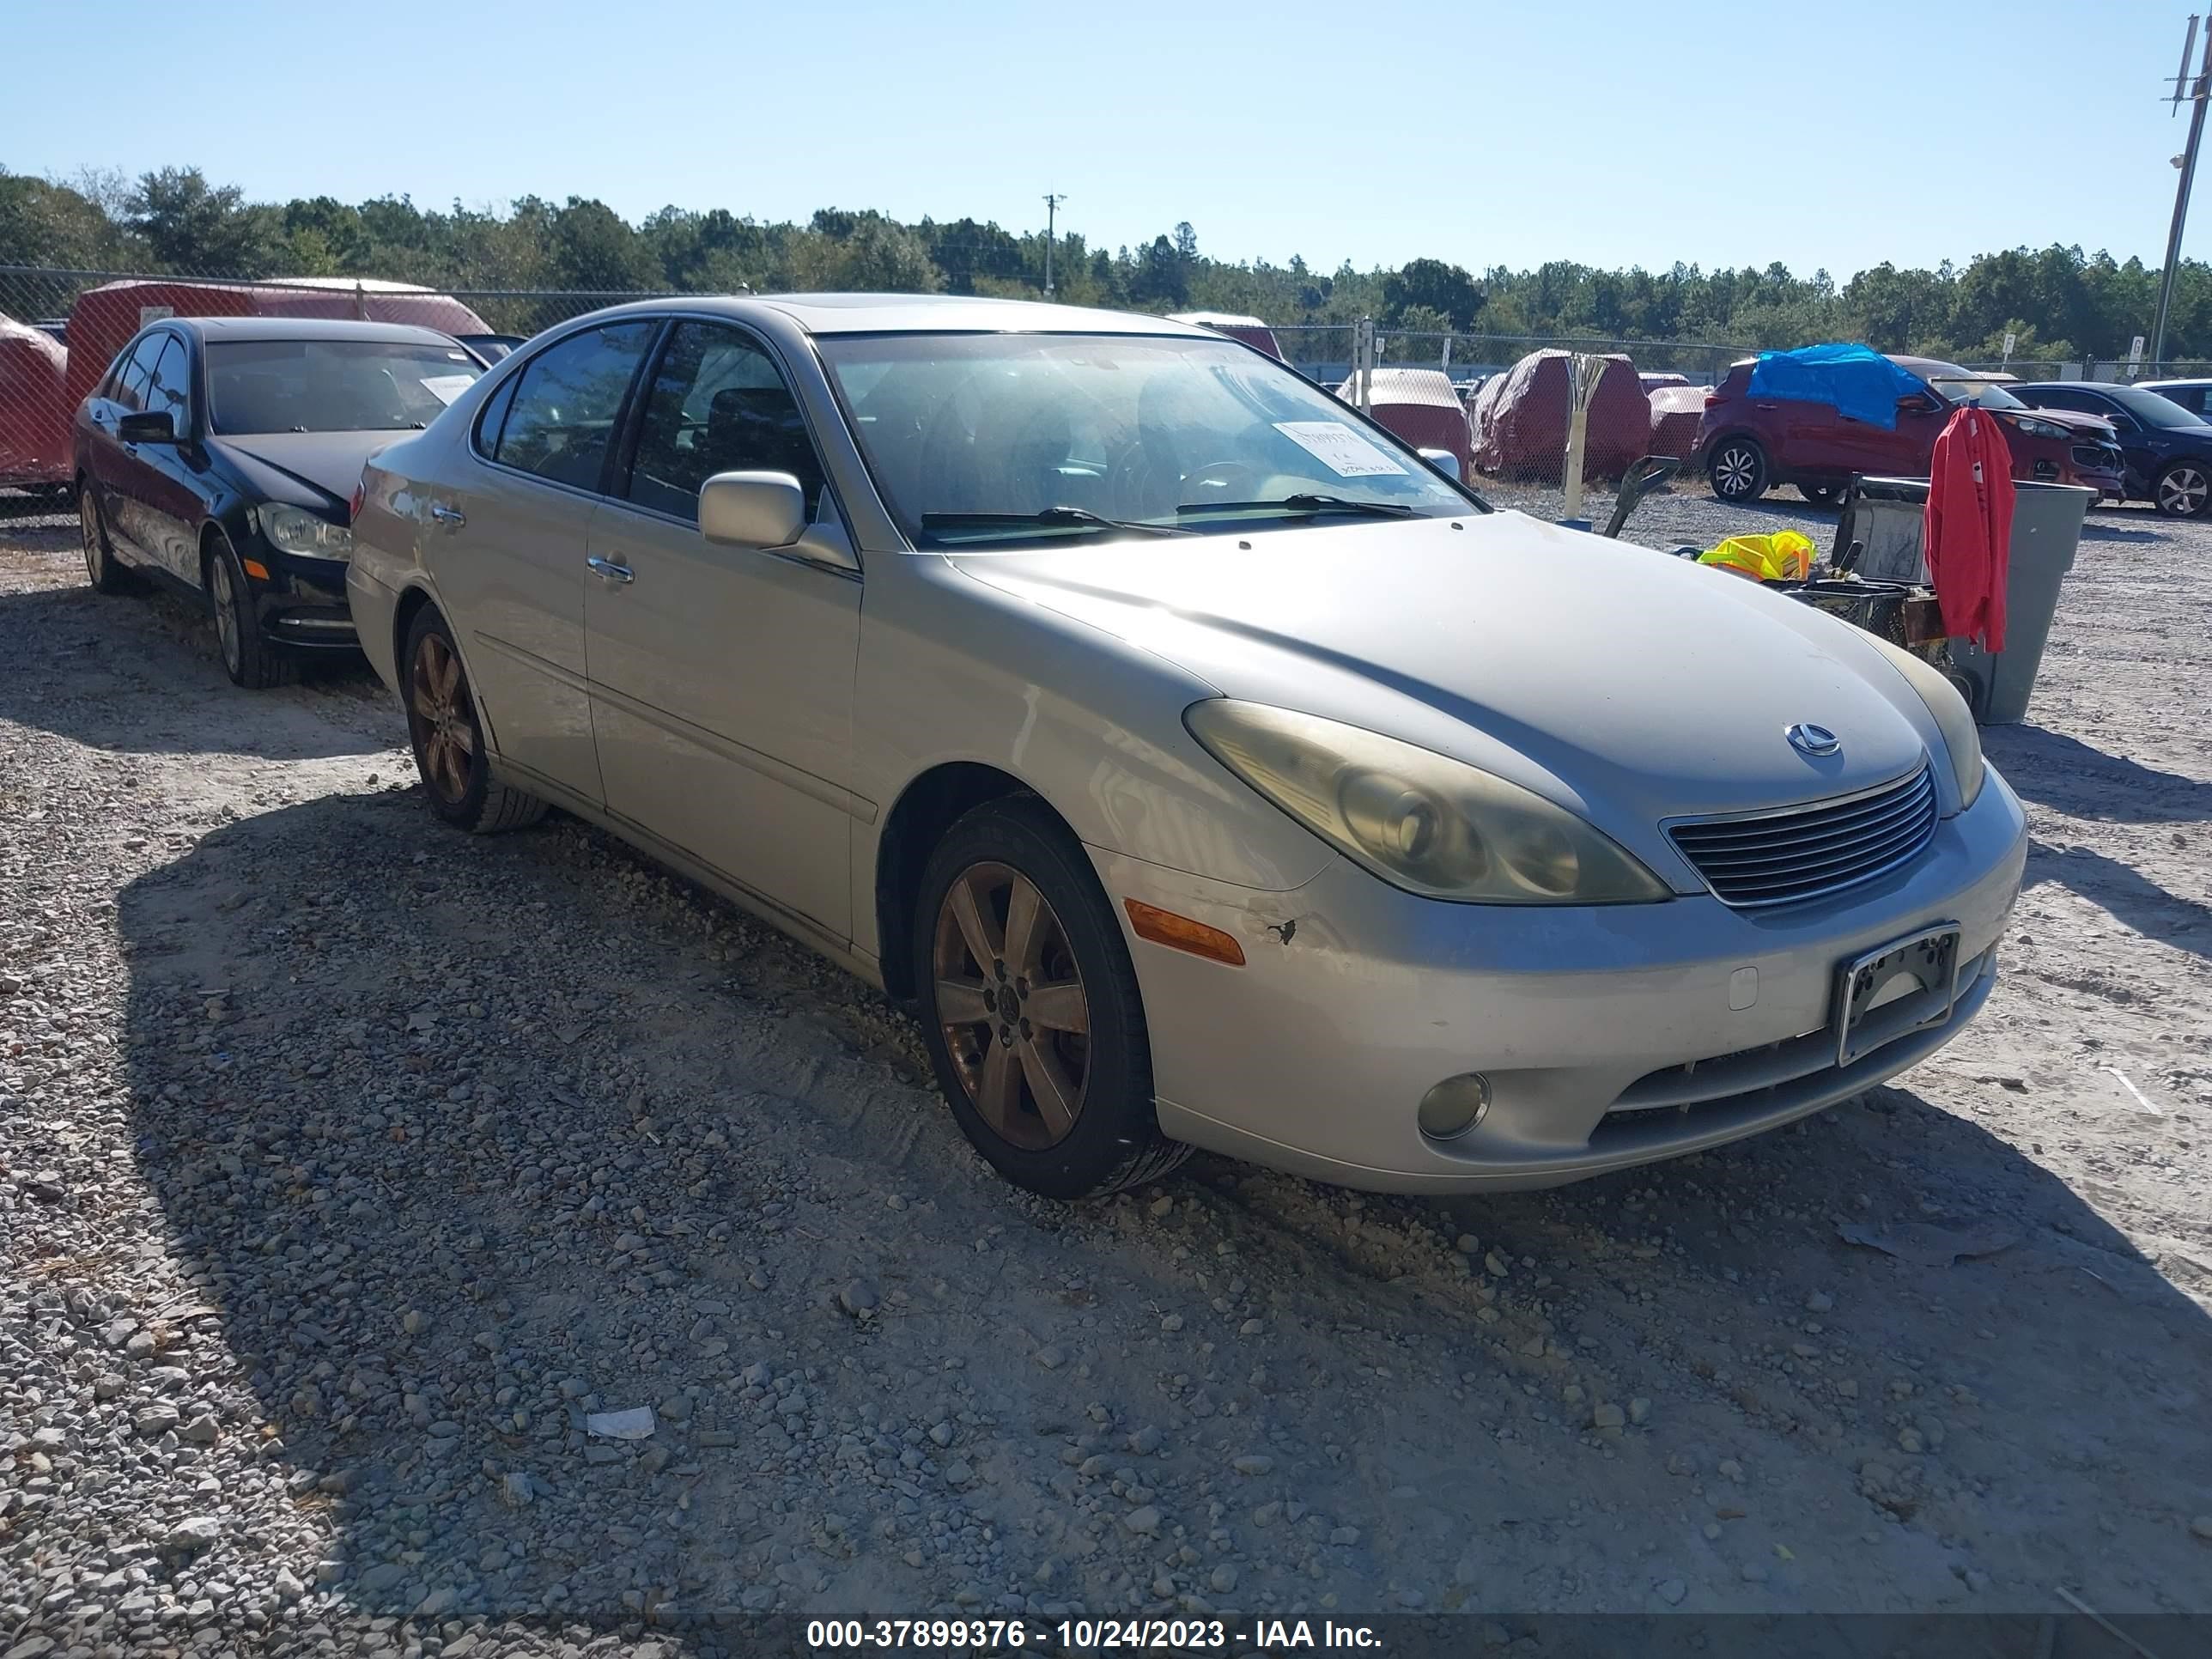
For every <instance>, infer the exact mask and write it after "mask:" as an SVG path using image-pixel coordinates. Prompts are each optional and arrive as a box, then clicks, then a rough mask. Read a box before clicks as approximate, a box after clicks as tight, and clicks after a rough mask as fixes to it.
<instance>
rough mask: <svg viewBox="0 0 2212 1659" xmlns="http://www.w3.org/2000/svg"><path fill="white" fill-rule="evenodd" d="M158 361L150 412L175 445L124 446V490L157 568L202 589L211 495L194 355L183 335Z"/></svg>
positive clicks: (149, 389) (149, 388) (151, 379)
mask: <svg viewBox="0 0 2212 1659" xmlns="http://www.w3.org/2000/svg"><path fill="white" fill-rule="evenodd" d="M164 338H165V339H166V340H167V344H165V345H164V346H163V347H162V348H161V355H160V356H159V357H157V358H156V359H155V362H154V370H153V373H152V374H150V375H149V376H148V378H147V381H146V412H147V413H148V414H149V415H167V416H168V417H169V429H170V430H171V431H173V432H174V433H175V434H176V435H177V441H176V442H174V443H173V444H125V446H124V456H125V477H126V479H127V483H126V484H125V489H126V490H127V492H128V493H129V494H130V495H131V497H132V498H133V506H132V511H133V513H134V515H135V523H136V526H137V529H136V532H135V535H134V538H133V539H135V540H136V541H137V543H138V544H139V545H140V547H141V548H143V550H144V551H145V552H146V554H147V555H148V556H149V559H150V561H151V562H152V563H153V564H154V565H155V568H158V569H161V570H165V571H167V573H168V574H170V575H172V576H174V577H175V578H176V579H177V580H179V581H181V582H184V583H186V584H188V585H190V586H195V587H197V586H199V585H200V524H201V521H202V520H204V519H205V518H206V516H207V513H208V509H209V507H210V495H211V494H212V492H211V491H210V489H209V488H208V486H207V483H206V474H207V454H206V452H205V451H204V450H203V449H202V448H201V447H200V446H199V442H198V437H197V433H196V431H195V430H194V428H193V426H192V415H193V402H194V400H193V398H192V373H191V361H192V360H191V349H190V348H189V347H187V346H186V345H185V342H184V340H183V339H182V338H181V337H179V336H178V335H174V334H170V335H167V336H165V337H164Z"/></svg>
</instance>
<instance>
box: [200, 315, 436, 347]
mask: <svg viewBox="0 0 2212 1659" xmlns="http://www.w3.org/2000/svg"><path fill="white" fill-rule="evenodd" d="M163 320H165V321H167V322H172V323H175V324H177V325H179V326H181V327H184V328H188V329H195V330H197V331H198V333H199V335H200V337H201V338H202V339H204V340H210V341H216V340H373V341H379V342H381V343H384V344H386V345H452V344H453V343H454V341H453V337H452V336H451V335H449V334H441V333H440V332H439V331H437V330H436V329H435V328H418V327H416V325H414V324H412V323H362V322H355V321H353V320H351V319H344V318H332V317H170V318H166V319H163Z"/></svg>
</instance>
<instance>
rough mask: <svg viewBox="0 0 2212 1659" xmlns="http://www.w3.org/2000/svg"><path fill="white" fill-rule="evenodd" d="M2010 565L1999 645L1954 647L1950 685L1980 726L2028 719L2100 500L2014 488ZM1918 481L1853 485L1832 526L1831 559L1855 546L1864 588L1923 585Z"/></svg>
mask: <svg viewBox="0 0 2212 1659" xmlns="http://www.w3.org/2000/svg"><path fill="white" fill-rule="evenodd" d="M2012 488H2013V508H2012V546H2011V559H2010V566H2009V569H2008V574H2007V576H2006V579H2005V648H2004V650H2003V651H2002V652H2001V653H1998V654H1997V655H1996V656H1991V655H1990V653H1988V652H1986V651H1984V650H1983V649H1982V648H1981V647H1979V646H1978V645H1974V644H1972V643H1970V642H1969V641H1966V640H1954V641H1951V665H1952V669H1953V672H1952V676H1951V678H1952V681H1953V683H1954V684H1958V685H1959V687H1960V690H1961V692H1962V693H1964V694H1966V702H1967V704H1968V706H1969V707H1970V708H1972V709H1973V711H1974V718H1975V719H1976V720H1978V721H1979V722H1980V723H1981V724H1983V725H1984V726H2007V725H2010V724H2012V723H2013V722H2015V721H2016V720H2025V719H2027V699H2028V694H2029V693H2030V692H2031V691H2033V690H2034V688H2035V676H2036V672H2037V671H2038V670H2039V668H2040V667H2041V666H2042V665H2043V647H2044V645H2045V642H2046V641H2048V640H2049V639H2050V637H2051V617H2053V616H2054V615H2055V614H2056V613H2057V610H2058V591H2059V588H2060V586H2062V585H2063V582H2064V581H2065V580H2066V573H2067V572H2068V571H2069V570H2071V569H2072V568H2074V554H2075V550H2076V549H2077V548H2078V547H2080V545H2081V521H2082V520H2083V518H2084V517H2085V516H2086V515H2087V513H2088V511H2089V508H2090V507H2091V506H2092V505H2093V504H2094V503H2095V501H2096V499H2097V492H2096V491H2095V490H2093V489H2081V488H2080V487H2079V486H2078V485H2075V484H2052V483H2023V482H2021V481H2020V480H2018V479H2015V481H2014V483H2013V487H2012ZM1927 505H1928V480H1927V479H1925V478H1860V479H1857V480H1855V481H1854V483H1853V484H1852V489H1851V494H1850V500H1849V501H1847V502H1846V504H1845V506H1844V514H1843V518H1842V520H1841V521H1840V522H1839V523H1838V525H1837V526H1836V553H1837V555H1838V556H1841V555H1843V554H1844V553H1846V552H1848V551H1849V550H1850V544H1852V543H1853V542H1855V541H1856V542H1857V543H1859V544H1860V549H1859V556H1858V562H1857V564H1856V565H1855V566H1853V567H1852V568H1854V569H1855V570H1856V571H1857V574H1860V575H1861V576H1863V577H1865V578H1866V579H1867V580H1869V581H1875V580H1881V581H1906V582H1925V581H1927V580H1928V557H1927V548H1926V545H1925V542H1924V539H1923V518H1922V514H1923V513H1924V512H1925V511H1926V509H1927Z"/></svg>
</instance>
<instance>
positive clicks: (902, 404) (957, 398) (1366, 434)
mask: <svg viewBox="0 0 2212 1659" xmlns="http://www.w3.org/2000/svg"><path fill="white" fill-rule="evenodd" d="M820 349H821V353H822V356H823V361H824V362H826V363H827V364H828V366H829V373H830V375H831V378H832V379H833V380H835V381H836V388H837V393H838V396H839V398H841V399H842V401H843V403H844V405H845V408H846V410H847V411H848V415H849V416H850V417H851V419H852V422H853V429H854V433H855V435H857V436H858V438H859V440H860V448H861V451H862V453H864V454H865V455H866V458H867V462H868V470H869V472H870V473H871V475H872V477H874V479H875V482H876V487H877V488H878V490H880V491H881V492H882V494H883V497H884V502H885V504H886V505H888V506H889V507H890V511H891V514H892V516H893V517H894V518H895V519H896V520H898V522H899V526H900V527H901V528H902V530H904V531H905V532H906V533H907V535H908V538H910V539H911V540H912V541H913V542H914V544H915V546H917V547H927V548H937V547H958V546H969V545H977V544H989V545H993V546H1006V545H1008V544H1038V543H1043V542H1061V541H1068V540H1074V539H1080V538H1086V537H1104V536H1111V535H1115V534H1119V533H1126V532H1127V531H1129V530H1130V529H1131V528H1133V527H1134V526H1164V527H1175V528H1181V529H1183V530H1196V531H1200V532H1205V531H1214V530H1224V529H1232V528H1236V527H1237V526H1239V525H1242V526H1245V527H1248V528H1249V527H1251V526H1255V525H1261V524H1264V525H1267V526H1271V527H1272V526H1279V525H1282V526H1288V525H1301V524H1313V523H1320V522H1323V521H1328V522H1332V523H1334V522H1338V521H1340V519H1341V518H1342V517H1345V516H1352V515H1358V516H1368V517H1375V518H1382V517H1398V516H1406V515H1419V516H1424V517H1438V516H1449V515H1450V514H1454V513H1473V512H1482V511H1486V510H1487V509H1486V508H1485V507H1482V506H1481V505H1480V502H1478V501H1475V500H1474V498H1473V497H1471V496H1469V495H1467V494H1466V493H1465V492H1463V491H1462V490H1460V489H1455V488H1454V487H1453V486H1452V485H1451V484H1449V483H1446V482H1445V481H1444V480H1443V478H1442V477H1438V476H1437V473H1436V472H1434V471H1431V469H1430V467H1429V466H1428V465H1427V464H1426V463H1425V462H1423V461H1422V460H1421V459H1419V457H1418V456H1416V455H1415V454H1413V453H1412V452H1411V451H1409V450H1407V449H1406V448H1405V447H1403V446H1402V445H1401V444H1399V443H1398V442H1397V441H1395V440H1394V439H1393V438H1391V437H1390V436H1389V435H1388V434H1387V433H1383V432H1382V431H1379V430H1377V429H1376V428H1373V427H1370V426H1368V425H1367V424H1365V423H1364V422H1362V421H1361V420H1360V418H1359V416H1358V415H1356V414H1354V413H1353V412H1352V410H1348V409H1346V407H1345V406H1344V405H1343V404H1340V403H1339V402H1337V401H1336V400H1335V399H1334V398H1331V397H1330V396H1329V395H1328V393H1327V392H1323V391H1322V390H1321V389H1320V388H1319V387H1318V386H1314V385H1313V384H1312V383H1311V382H1310V381H1307V380H1301V379H1300V378H1299V377H1298V376H1297V375H1296V374H1291V372H1290V371H1289V370H1288V369H1285V368H1282V367H1281V366H1280V365H1279V364H1276V363H1273V362H1268V361H1267V359H1265V358H1263V357H1260V356H1255V354H1254V353H1252V352H1250V351H1248V350H1246V349H1244V348H1243V347H1242V346H1238V345H1234V344H1231V343H1229V342H1227V341H1221V340H1206V339H1182V338H1174V337H1153V336H1143V335H1126V334H889V335H836V336H829V337H823V339H822V340H821V342H820Z"/></svg>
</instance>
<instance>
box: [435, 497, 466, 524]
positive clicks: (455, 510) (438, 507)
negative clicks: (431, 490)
mask: <svg viewBox="0 0 2212 1659" xmlns="http://www.w3.org/2000/svg"><path fill="white" fill-rule="evenodd" d="M430 516H431V517H432V518H434V519H435V520H437V521H438V522H439V523H440V524H449V525H453V526H455V527H456V528H458V527H459V526H462V525H465V524H466V523H467V522H468V521H469V515H468V514H467V513H464V512H462V511H461V509H460V508H459V507H447V505H446V504H445V502H443V501H433V502H431V503H430Z"/></svg>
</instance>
